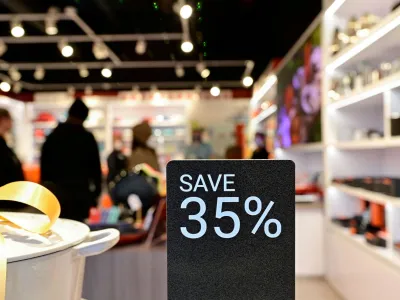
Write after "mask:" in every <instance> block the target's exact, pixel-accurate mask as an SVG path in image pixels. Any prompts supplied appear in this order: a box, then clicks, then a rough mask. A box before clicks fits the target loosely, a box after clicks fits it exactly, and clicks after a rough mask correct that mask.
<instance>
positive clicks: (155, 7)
mask: <svg viewBox="0 0 400 300" xmlns="http://www.w3.org/2000/svg"><path fill="white" fill-rule="evenodd" d="M153 7H154V9H155V10H158V4H157V2H153Z"/></svg>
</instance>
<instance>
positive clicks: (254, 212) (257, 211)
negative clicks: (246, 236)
mask: <svg viewBox="0 0 400 300" xmlns="http://www.w3.org/2000/svg"><path fill="white" fill-rule="evenodd" d="M252 201H255V202H256V203H257V206H256V209H255V210H251V208H250V203H251V202H252ZM274 204H275V203H274V202H273V201H270V202H269V203H268V206H267V208H266V209H265V210H264V212H263V214H262V215H261V217H260V218H259V219H258V221H257V224H256V226H254V228H253V230H252V231H251V233H252V234H256V233H257V231H258V229H259V228H260V227H261V225H262V223H263V222H265V219H266V218H267V215H268V213H269V212H270V211H271V209H272V207H273V206H274ZM244 210H245V211H246V213H247V214H248V215H250V216H256V215H259V214H260V213H261V210H262V202H261V200H260V198H258V197H254V196H252V197H249V198H247V199H246V202H245V203H244ZM271 224H275V226H276V232H275V233H272V232H271V231H270V229H269V228H270V226H271ZM281 232H282V224H281V222H279V221H278V220H277V219H268V220H267V221H266V222H265V224H264V233H265V235H266V236H267V237H269V238H271V239H274V238H277V237H278V236H280V235H281Z"/></svg>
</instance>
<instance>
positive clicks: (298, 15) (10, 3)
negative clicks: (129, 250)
mask: <svg viewBox="0 0 400 300" xmlns="http://www.w3.org/2000/svg"><path fill="white" fill-rule="evenodd" d="M173 2H174V0H158V1H156V0H154V1H151V0H58V1H50V0H1V1H0V14H4V13H46V12H47V10H48V8H49V7H50V6H57V7H59V8H60V10H63V9H64V8H65V7H66V6H74V7H76V8H77V12H78V14H79V16H80V17H81V18H82V19H83V20H84V21H85V22H86V23H87V24H88V25H89V26H90V27H91V28H92V29H93V30H94V31H95V32H96V33H97V34H116V33H118V34H120V33H161V32H174V33H175V32H181V31H182V28H181V24H180V19H179V17H178V15H176V14H175V13H174V12H173V11H172V4H173ZM187 2H188V3H189V4H191V5H192V7H194V8H195V13H194V15H193V16H192V17H191V19H190V31H191V37H192V40H193V41H194V43H195V50H194V51H193V52H192V53H190V54H184V53H183V52H182V51H181V49H180V41H170V42H169V41H165V42H164V41H155V42H149V44H148V50H147V53H146V54H145V55H142V56H140V55H137V54H136V53H135V42H117V43H108V46H109V47H110V48H111V49H112V50H113V51H114V52H115V53H116V54H117V55H118V56H119V58H120V59H121V60H122V61H127V60H129V61H132V60H141V61H143V60H146V61H147V60H171V59H176V60H199V59H201V58H202V59H204V60H205V61H207V60H248V59H251V60H254V61H255V69H254V71H253V73H252V75H253V77H254V78H255V79H257V78H258V76H259V75H260V74H261V73H262V72H263V70H264V69H265V68H266V66H267V64H268V62H269V60H270V59H271V58H274V57H281V56H284V55H285V53H286V52H287V51H288V50H289V49H290V47H291V46H292V45H293V44H294V43H295V41H296V40H297V39H298V37H299V36H300V35H301V34H302V33H303V32H304V30H305V29H306V28H307V26H308V25H309V24H310V23H311V22H312V21H313V19H314V18H315V17H316V16H317V14H318V13H319V12H320V9H321V3H320V2H321V0H304V1H298V0H287V1H282V0H281V1H277V0H274V1H272V0H200V1H191V0H188V1H187ZM24 27H25V30H26V36H32V35H44V34H45V33H44V24H43V22H30V23H28V22H24ZM58 27H59V34H60V35H81V34H83V32H82V31H81V30H80V28H79V27H78V26H77V25H75V24H74V23H73V22H71V21H60V22H59V23H58ZM0 35H1V36H10V25H9V23H8V22H0ZM74 48H75V53H74V55H73V57H71V58H64V57H62V56H61V54H60V52H59V51H58V49H57V46H56V45H55V44H29V45H19V44H13V45H9V46H8V51H7V52H6V53H5V55H4V56H3V57H2V59H4V60H5V61H7V62H10V63H13V62H14V63H15V62H34V63H40V62H61V61H64V62H68V61H74V62H80V61H95V58H94V56H93V54H92V51H91V49H92V44H91V43H79V44H75V45H74ZM243 71H244V67H242V68H211V75H210V77H209V78H208V80H209V81H221V80H237V81H239V80H240V78H241V76H242V73H243ZM22 80H24V81H26V82H37V81H36V80H35V79H34V78H33V71H23V72H22ZM180 80H185V81H202V79H201V77H200V76H199V75H198V74H197V73H196V71H195V70H194V68H192V69H187V70H186V75H185V77H184V78H183V79H179V78H177V77H176V75H175V71H174V69H172V68H169V69H120V70H114V73H113V76H112V78H110V79H105V78H103V77H102V76H101V75H100V70H92V71H91V73H90V76H89V77H88V78H85V79H82V78H80V77H79V74H78V72H77V71H76V70H67V71H65V70H64V71H49V72H47V73H46V77H45V79H44V80H43V81H42V82H41V83H71V82H85V83H91V82H106V81H108V82H158V81H164V82H165V81H180Z"/></svg>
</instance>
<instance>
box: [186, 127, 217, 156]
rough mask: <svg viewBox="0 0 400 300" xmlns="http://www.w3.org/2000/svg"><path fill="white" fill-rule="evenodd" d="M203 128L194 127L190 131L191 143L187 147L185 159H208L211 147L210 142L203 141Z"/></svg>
mask: <svg viewBox="0 0 400 300" xmlns="http://www.w3.org/2000/svg"><path fill="white" fill-rule="evenodd" d="M203 134H204V130H202V129H196V130H193V132H192V144H191V145H190V146H189V147H187V149H186V153H185V157H186V159H210V158H212V154H213V149H212V147H211V145H210V144H208V143H206V142H204V138H203Z"/></svg>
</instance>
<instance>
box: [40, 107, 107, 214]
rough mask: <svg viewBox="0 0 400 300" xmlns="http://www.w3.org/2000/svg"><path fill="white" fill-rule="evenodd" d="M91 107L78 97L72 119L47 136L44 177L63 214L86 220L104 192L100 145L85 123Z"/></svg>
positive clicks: (69, 116)
mask: <svg viewBox="0 0 400 300" xmlns="http://www.w3.org/2000/svg"><path fill="white" fill-rule="evenodd" d="M88 115H89V109H88V107H87V106H86V105H85V104H84V103H83V101H82V100H81V99H76V100H75V102H74V103H73V104H72V106H71V107H70V109H69V111H68V119H67V121H66V122H65V123H60V124H59V125H58V126H57V127H56V128H55V129H54V131H53V132H52V133H50V135H49V136H48V137H47V140H46V141H45V143H44V144H43V148H42V156H41V180H42V183H43V185H44V186H46V187H48V188H49V189H50V190H51V191H52V192H53V193H54V194H55V195H56V196H57V198H58V200H59V201H60V204H61V217H63V218H67V219H72V220H77V221H83V220H84V219H86V218H87V217H88V216H89V210H90V208H91V207H95V206H96V205H97V198H98V197H99V195H100V193H101V177H102V174H101V164H100V157H99V149H98V146H97V143H96V140H95V138H94V136H93V134H92V133H90V132H89V131H87V130H86V129H85V128H84V127H83V122H84V121H85V120H86V118H87V117H88Z"/></svg>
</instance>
